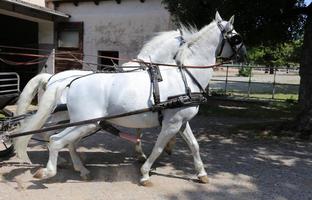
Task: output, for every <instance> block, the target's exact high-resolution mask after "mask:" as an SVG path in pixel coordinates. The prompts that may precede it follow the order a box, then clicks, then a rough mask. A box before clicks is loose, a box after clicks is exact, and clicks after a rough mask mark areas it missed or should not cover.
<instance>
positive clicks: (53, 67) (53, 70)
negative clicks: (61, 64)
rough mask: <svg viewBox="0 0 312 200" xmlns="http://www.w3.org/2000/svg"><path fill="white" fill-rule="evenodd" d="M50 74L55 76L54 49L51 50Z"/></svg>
mask: <svg viewBox="0 0 312 200" xmlns="http://www.w3.org/2000/svg"><path fill="white" fill-rule="evenodd" d="M52 74H55V49H54V48H53V49H52Z"/></svg>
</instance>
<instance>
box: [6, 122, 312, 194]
mask: <svg viewBox="0 0 312 200" xmlns="http://www.w3.org/2000/svg"><path fill="white" fill-rule="evenodd" d="M248 121H250V122H254V120H248ZM242 122H244V123H245V122H246V121H242V119H235V118H210V117H203V116H199V117H196V118H195V119H194V120H193V121H192V123H191V125H192V128H193V131H194V134H195V135H196V137H197V139H198V142H199V144H200V147H201V156H202V159H203V162H204V164H205V167H206V169H207V172H208V175H209V178H210V183H209V184H200V183H197V182H196V179H195V175H194V173H195V170H194V167H193V159H192V156H191V154H190V151H189V149H188V147H187V146H186V144H185V142H184V141H183V140H182V139H181V137H180V136H178V138H177V146H176V147H175V149H174V152H173V154H172V155H171V156H168V155H166V154H163V155H161V157H160V158H159V159H158V160H157V161H156V163H155V164H154V166H153V167H154V168H153V171H152V172H151V180H152V182H153V186H152V187H143V186H140V185H139V177H140V173H139V167H140V164H139V163H138V162H137V161H136V160H135V158H134V154H133V145H132V144H129V143H128V142H126V141H123V140H122V139H119V138H116V137H114V136H111V135H109V134H106V133H104V132H102V133H98V134H96V135H93V136H92V137H89V138H87V139H85V140H84V141H83V142H82V143H81V145H80V147H79V151H80V154H81V157H82V158H83V160H84V162H85V163H86V165H87V167H88V168H89V169H90V171H91V174H92V177H93V178H92V180H90V181H83V180H81V179H80V177H79V174H78V173H77V172H74V171H73V169H72V166H71V164H70V162H69V164H65V165H64V164H63V165H62V166H60V167H59V169H58V174H57V175H56V176H55V177H53V178H51V179H49V180H37V179H34V178H33V177H32V174H33V173H34V172H35V171H36V170H37V169H38V168H39V167H40V166H42V165H45V164H46V161H47V158H48V154H47V152H46V151H45V149H44V145H43V144H42V143H38V142H34V141H33V142H32V143H31V145H30V148H29V155H30V157H31V160H32V161H33V163H34V164H33V165H27V164H20V163H18V159H17V158H12V159H10V160H7V161H3V162H1V163H0V166H1V168H0V200H2V199H3V200H11V199H12V200H13V199H14V200H18V199H45V200H49V199H53V200H54V199H75V200H80V199H82V200H88V199H92V200H97V199H123V200H124V199H170V200H176V199H194V200H199V199H203V200H210V199H213V200H224V199H226V200H229V199H240V200H242V199H246V200H250V199H255V200H256V199H266V200H286V199H287V200H311V199H312V190H311V188H312V173H311V172H312V154H311V153H312V144H311V143H308V142H301V141H295V140H293V139H251V138H249V137H244V136H233V135H230V134H229V133H228V132H229V129H230V128H231V127H233V126H234V125H236V124H239V123H242ZM145 132H146V134H145V135H144V137H143V139H144V140H145V142H144V149H145V152H146V153H147V154H148V153H150V152H151V149H152V146H153V142H154V141H155V138H156V136H157V134H155V132H158V130H157V129H150V130H145ZM61 155H62V156H63V157H65V158H66V159H68V160H69V154H68V152H67V151H66V150H64V151H62V152H61Z"/></svg>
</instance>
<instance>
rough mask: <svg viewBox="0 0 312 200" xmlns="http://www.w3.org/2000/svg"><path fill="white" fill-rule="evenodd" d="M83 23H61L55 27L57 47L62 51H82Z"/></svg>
mask: <svg viewBox="0 0 312 200" xmlns="http://www.w3.org/2000/svg"><path fill="white" fill-rule="evenodd" d="M82 44H83V23H82V22H61V23H58V25H57V47H58V49H60V50H62V49H64V50H82Z"/></svg>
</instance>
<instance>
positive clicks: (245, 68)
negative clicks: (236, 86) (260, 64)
mask: <svg viewBox="0 0 312 200" xmlns="http://www.w3.org/2000/svg"><path fill="white" fill-rule="evenodd" d="M251 70H252V69H251V67H249V66H243V67H241V68H240V69H239V70H238V76H243V77H249V76H250V75H251Z"/></svg>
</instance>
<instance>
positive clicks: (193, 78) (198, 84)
mask: <svg viewBox="0 0 312 200" xmlns="http://www.w3.org/2000/svg"><path fill="white" fill-rule="evenodd" d="M184 70H185V71H186V73H187V74H188V75H189V76H190V77H191V79H192V80H193V81H194V83H195V84H196V85H197V87H198V88H199V90H200V91H201V92H205V89H204V88H203V86H201V84H200V83H199V82H198V80H197V79H196V78H195V77H194V75H193V74H192V73H191V72H190V70H188V69H187V68H186V67H185V68H184Z"/></svg>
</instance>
